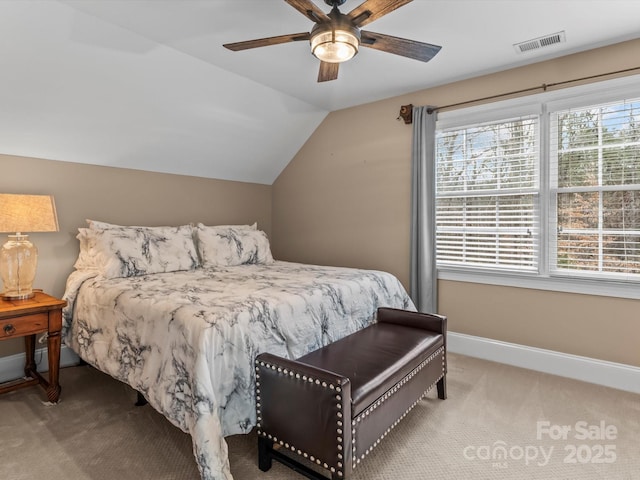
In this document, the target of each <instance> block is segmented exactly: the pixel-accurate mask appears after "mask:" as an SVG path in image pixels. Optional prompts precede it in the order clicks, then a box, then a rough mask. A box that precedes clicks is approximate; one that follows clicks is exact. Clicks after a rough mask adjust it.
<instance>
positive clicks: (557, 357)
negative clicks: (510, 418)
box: [0, 332, 640, 393]
mask: <svg viewBox="0 0 640 480" xmlns="http://www.w3.org/2000/svg"><path fill="white" fill-rule="evenodd" d="M447 348H448V350H449V351H450V352H452V353H459V354H461V355H468V356H470V357H477V358H482V359H485V360H490V361H493V362H498V363H505V364H507V365H513V366H515V367H522V368H528V369H529V370H536V371H538V372H544V373H550V374H553V375H559V376H561V377H568V378H573V379H575V380H581V381H583V382H589V383H595V384H598V385H604V386H606V387H611V388H617V389H619V390H625V391H627V392H633V393H640V367H634V366H631V365H625V364H622V363H614V362H607V361H605V360H598V359H595V358H589V357H580V356H578V355H571V354H568V353H561V352H555V351H553V350H544V349H542V348H535V347H529V346H526V345H518V344H515V343H507V342H501V341H499V340H492V339H490V338H483V337H475V336H473V335H465V334H463V333H455V332H449V333H448V334H447ZM79 361H80V359H79V357H78V356H77V355H76V354H75V352H74V351H73V350H71V349H70V348H68V347H66V346H64V345H63V346H62V349H61V351H60V366H61V367H68V366H71V365H77V364H78V363H79ZM24 362H25V355H24V353H19V354H16V355H10V356H8V357H2V358H0V382H6V381H7V380H13V379H16V378H20V377H22V376H23V375H24ZM36 363H37V364H38V371H43V372H44V371H47V370H49V363H48V360H47V349H46V348H40V349H37V350H36Z"/></svg>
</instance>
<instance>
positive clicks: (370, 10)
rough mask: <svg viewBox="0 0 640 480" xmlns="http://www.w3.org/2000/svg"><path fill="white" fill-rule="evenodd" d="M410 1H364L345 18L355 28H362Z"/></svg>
mask: <svg viewBox="0 0 640 480" xmlns="http://www.w3.org/2000/svg"><path fill="white" fill-rule="evenodd" d="M411 1H413V0H366V1H365V2H364V3H362V4H360V5H359V6H357V7H356V8H354V9H353V10H351V11H350V12H349V13H348V14H347V16H348V17H349V18H350V19H351V21H353V23H354V24H355V25H356V26H357V27H362V26H363V25H366V24H367V23H371V22H373V21H374V20H377V19H379V18H380V17H382V16H384V15H386V14H387V13H391V12H393V11H394V10H395V9H396V8H400V7H402V6H403V5H406V4H407V3H409V2H411Z"/></svg>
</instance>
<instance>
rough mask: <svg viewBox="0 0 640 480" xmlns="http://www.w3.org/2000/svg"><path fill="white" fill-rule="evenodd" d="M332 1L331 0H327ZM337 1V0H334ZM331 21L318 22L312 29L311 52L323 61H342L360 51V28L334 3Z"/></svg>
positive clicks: (330, 15)
mask: <svg viewBox="0 0 640 480" xmlns="http://www.w3.org/2000/svg"><path fill="white" fill-rule="evenodd" d="M325 1H326V2H327V3H330V2H329V0H325ZM332 3H335V2H332ZM328 16H329V19H330V21H329V22H320V23H316V24H315V25H314V27H313V28H312V30H311V36H310V38H309V42H310V43H311V52H312V53H313V54H314V55H315V56H316V57H318V58H319V59H320V60H322V61H323V62H329V63H340V62H344V61H346V60H349V59H350V58H352V57H353V56H354V55H356V54H357V53H358V48H359V46H360V41H361V37H360V29H359V28H358V27H356V26H355V25H354V24H353V22H352V21H351V19H350V18H349V17H348V16H347V15H344V14H342V13H340V11H339V10H338V8H337V6H336V5H334V7H333V9H332V10H331V12H330V13H329V14H328Z"/></svg>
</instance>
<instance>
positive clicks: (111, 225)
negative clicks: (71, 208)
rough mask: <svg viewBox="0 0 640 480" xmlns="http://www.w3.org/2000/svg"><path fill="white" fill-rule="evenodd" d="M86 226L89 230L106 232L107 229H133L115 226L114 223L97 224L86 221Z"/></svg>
mask: <svg viewBox="0 0 640 480" xmlns="http://www.w3.org/2000/svg"><path fill="white" fill-rule="evenodd" d="M86 222H87V224H88V225H89V228H90V229H91V230H107V229H109V228H135V227H132V226H127V225H116V224H114V223H107V222H99V221H98V220H91V219H89V218H87V219H86Z"/></svg>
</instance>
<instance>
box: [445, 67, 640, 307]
mask: <svg viewBox="0 0 640 480" xmlns="http://www.w3.org/2000/svg"><path fill="white" fill-rule="evenodd" d="M627 82H628V85H632V86H633V88H631V87H629V86H627V87H626V88H623V89H620V91H619V93H617V94H616V93H615V92H616V91H615V89H614V90H611V88H610V87H609V88H608V87H606V86H605V87H604V88H603V87H600V89H601V90H596V89H595V88H594V87H593V86H592V87H591V90H592V91H591V92H589V95H586V96H585V95H583V94H581V95H580V96H577V95H576V94H573V95H572V91H573V90H574V89H572V90H567V91H562V94H561V95H563V96H561V95H560V94H559V92H553V93H551V94H549V93H545V94H540V95H537V96H535V100H534V101H533V102H532V100H531V99H530V98H529V99H527V100H526V101H524V100H522V99H521V100H520V103H519V104H518V103H514V102H513V101H509V102H501V104H500V105H494V106H491V107H490V108H487V107H486V106H485V107H476V108H472V109H466V110H465V111H458V112H451V113H452V114H453V115H449V116H447V115H444V114H442V115H441V116H440V117H439V118H438V123H437V131H436V250H437V251H436V254H437V262H438V270H439V277H440V278H450V279H460V280H467V279H468V280H472V281H478V280H479V279H481V278H483V279H485V278H492V279H493V280H490V281H487V283H496V284H511V283H510V282H509V281H505V280H500V281H496V280H495V279H496V278H503V279H504V278H511V279H517V278H521V279H522V278H527V279H531V278H533V279H546V280H545V281H548V282H550V283H549V284H548V285H553V286H549V287H548V288H552V289H558V288H557V286H558V285H559V284H560V283H559V282H562V283H563V284H567V285H568V284H570V283H572V282H573V284H574V285H589V284H590V283H589V282H593V281H594V280H597V281H598V284H597V285H596V284H595V283H592V284H590V285H591V286H592V287H594V286H595V287H594V288H593V289H592V290H591V291H590V293H600V292H603V291H602V285H603V283H602V282H603V281H605V285H606V284H607V282H608V284H609V285H612V286H614V287H612V288H620V286H621V285H622V286H623V287H624V285H627V287H631V288H632V289H633V292H632V293H631V294H630V295H627V294H622V295H620V296H631V297H632V298H640V293H638V290H639V289H638V288H637V287H638V283H640V91H639V89H638V81H637V79H635V84H634V82H629V81H627ZM608 83H609V84H610V83H611V82H608ZM575 90H579V88H576V89H575ZM596 91H597V92H599V93H593V92H596ZM580 92H583V91H580ZM580 92H579V93H580ZM629 92H632V93H633V94H634V95H633V96H630V95H629ZM605 94H606V95H605ZM603 95H604V96H606V97H607V98H604V97H603ZM616 96H617V97H618V98H617V99H616ZM526 102H528V103H526ZM443 117H444V120H443ZM440 272H445V275H441V274H440ZM447 273H449V275H447ZM455 275H458V277H455ZM459 275H470V276H471V277H473V278H459ZM480 281H483V280H480ZM527 281H529V280H527ZM516 283H517V282H516ZM523 286H530V287H533V288H539V287H538V286H536V285H532V284H531V283H528V284H527V285H523ZM542 288H546V287H542ZM625 288H626V287H625ZM559 289H560V290H562V289H563V288H559ZM598 289H600V290H598ZM605 290H606V288H605ZM566 291H581V290H580V289H578V290H575V289H567V290H566ZM627 291H628V292H631V291H632V290H631V289H630V288H628V289H627ZM587 293H589V292H587ZM608 293H609V292H603V293H602V294H608ZM611 294H614V295H615V294H616V293H611Z"/></svg>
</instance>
